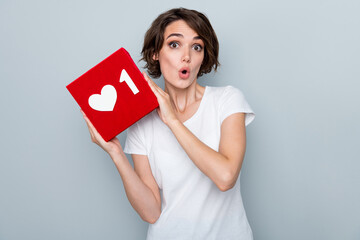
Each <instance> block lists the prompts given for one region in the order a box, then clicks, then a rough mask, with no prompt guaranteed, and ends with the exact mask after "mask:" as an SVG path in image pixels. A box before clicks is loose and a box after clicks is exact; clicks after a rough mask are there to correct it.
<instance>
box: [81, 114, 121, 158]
mask: <svg viewBox="0 0 360 240" xmlns="http://www.w3.org/2000/svg"><path fill="white" fill-rule="evenodd" d="M80 111H81V113H82V114H83V116H84V119H85V121H86V125H87V126H88V128H89V132H90V136H91V140H92V141H93V143H96V144H97V145H99V146H100V147H101V148H102V149H104V151H105V152H107V153H108V154H109V155H110V156H111V155H112V154H118V153H120V152H121V151H122V147H121V144H120V141H119V139H117V137H114V138H113V139H111V140H110V141H108V142H106V141H105V140H104V139H103V138H102V137H101V135H100V134H99V132H98V131H97V130H96V129H95V127H94V125H92V123H91V122H90V120H89V118H88V117H87V116H86V115H85V113H84V112H83V111H82V110H81V109H80Z"/></svg>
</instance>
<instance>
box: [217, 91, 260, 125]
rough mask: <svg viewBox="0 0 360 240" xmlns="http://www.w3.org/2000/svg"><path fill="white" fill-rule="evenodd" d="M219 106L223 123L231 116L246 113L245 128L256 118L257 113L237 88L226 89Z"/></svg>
mask: <svg viewBox="0 0 360 240" xmlns="http://www.w3.org/2000/svg"><path fill="white" fill-rule="evenodd" d="M219 104H220V106H219V111H220V122H221V123H222V122H223V121H224V120H225V119H226V118H227V117H228V116H230V115H231V114H234V113H238V112H243V113H245V126H247V125H249V124H250V123H251V122H252V121H253V120H254V118H255V113H254V111H253V110H252V109H251V107H250V105H249V104H248V102H247V101H246V99H245V96H244V94H243V93H242V92H241V91H240V90H239V89H237V88H235V87H232V86H227V87H225V90H224V92H223V94H222V96H221V98H220V103H219Z"/></svg>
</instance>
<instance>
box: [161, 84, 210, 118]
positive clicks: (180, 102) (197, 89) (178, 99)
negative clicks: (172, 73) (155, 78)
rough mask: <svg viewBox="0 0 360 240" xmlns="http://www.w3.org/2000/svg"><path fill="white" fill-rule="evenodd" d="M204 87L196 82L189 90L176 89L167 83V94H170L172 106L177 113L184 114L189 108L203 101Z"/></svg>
mask: <svg viewBox="0 0 360 240" xmlns="http://www.w3.org/2000/svg"><path fill="white" fill-rule="evenodd" d="M203 90H204V87H202V86H200V85H199V84H198V83H197V82H196V80H195V81H194V82H193V83H192V84H191V85H190V86H189V87H187V88H184V89H181V88H176V87H174V86H172V85H170V84H168V83H166V81H165V92H166V93H168V94H169V96H170V100H171V104H172V105H173V107H174V109H175V110H176V112H177V113H184V112H185V111H186V110H187V108H188V107H189V106H191V105H192V104H194V103H195V102H197V101H199V100H201V98H202V95H203V93H204V91H203Z"/></svg>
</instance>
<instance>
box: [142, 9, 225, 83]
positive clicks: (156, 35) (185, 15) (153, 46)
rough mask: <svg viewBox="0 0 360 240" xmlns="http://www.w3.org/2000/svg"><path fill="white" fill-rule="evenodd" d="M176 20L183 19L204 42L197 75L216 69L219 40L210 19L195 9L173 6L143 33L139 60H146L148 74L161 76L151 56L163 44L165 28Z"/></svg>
mask: <svg viewBox="0 0 360 240" xmlns="http://www.w3.org/2000/svg"><path fill="white" fill-rule="evenodd" d="M177 20H184V21H185V22H186V23H187V24H188V25H189V27H190V28H192V29H193V30H194V31H195V32H196V33H197V34H199V37H200V38H201V40H203V42H204V60H203V62H202V64H201V67H200V69H199V72H198V75H197V76H198V77H200V76H202V75H203V74H204V73H205V74H206V73H209V72H211V70H212V69H213V68H214V70H215V71H216V70H217V67H218V66H220V63H219V61H218V55H219V42H218V39H217V37H216V34H215V31H214V29H213V28H212V26H211V24H210V21H209V20H208V18H207V17H206V16H205V15H204V14H202V13H200V12H197V11H195V10H189V9H186V8H174V9H170V10H168V11H167V12H164V13H162V14H160V15H159V16H158V17H157V18H156V19H155V20H154V22H153V23H152V25H151V27H150V28H149V29H148V31H147V32H146V34H145V38H144V46H143V48H142V51H141V54H142V58H141V60H144V61H145V62H146V65H145V68H147V69H148V72H149V75H150V76H152V77H154V78H159V77H160V76H161V70H160V63H159V61H158V60H154V59H153V56H154V55H157V54H158V53H159V52H160V50H161V48H162V46H163V43H164V33H165V28H166V27H167V26H168V25H169V24H170V23H172V22H174V21H177Z"/></svg>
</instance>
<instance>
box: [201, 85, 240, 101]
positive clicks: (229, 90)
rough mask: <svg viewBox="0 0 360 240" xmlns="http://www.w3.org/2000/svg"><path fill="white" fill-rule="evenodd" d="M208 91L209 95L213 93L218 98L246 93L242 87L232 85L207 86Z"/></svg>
mask: <svg viewBox="0 0 360 240" xmlns="http://www.w3.org/2000/svg"><path fill="white" fill-rule="evenodd" d="M207 91H208V92H209V95H212V96H213V97H216V98H218V99H219V98H220V99H221V98H227V97H229V96H238V97H244V94H243V92H242V91H241V90H240V89H238V88H236V87H234V86H231V85H227V86H221V87H212V86H207Z"/></svg>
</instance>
